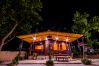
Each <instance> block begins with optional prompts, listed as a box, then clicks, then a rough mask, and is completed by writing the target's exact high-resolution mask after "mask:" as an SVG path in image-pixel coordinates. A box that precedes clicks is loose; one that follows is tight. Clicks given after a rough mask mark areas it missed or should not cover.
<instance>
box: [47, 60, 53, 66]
mask: <svg viewBox="0 0 99 66" xmlns="http://www.w3.org/2000/svg"><path fill="white" fill-rule="evenodd" d="M46 65H47V66H53V65H54V62H53V60H48V61H46Z"/></svg>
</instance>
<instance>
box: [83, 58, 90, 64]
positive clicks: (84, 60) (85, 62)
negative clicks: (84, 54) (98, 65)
mask: <svg viewBox="0 0 99 66" xmlns="http://www.w3.org/2000/svg"><path fill="white" fill-rule="evenodd" d="M81 62H82V63H83V64H85V65H91V64H92V61H91V60H89V59H86V58H85V59H82V60H81Z"/></svg>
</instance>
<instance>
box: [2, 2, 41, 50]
mask: <svg viewBox="0 0 99 66" xmlns="http://www.w3.org/2000/svg"><path fill="white" fill-rule="evenodd" d="M41 10H42V3H41V1H40V0H16V1H15V0H1V1H0V37H1V40H2V41H1V44H0V50H1V49H2V47H3V45H4V44H5V43H6V42H7V40H9V39H11V38H13V37H15V36H16V35H20V34H26V33H30V32H31V30H32V28H33V26H34V25H36V24H38V23H39V22H41V21H42V18H41V16H40V12H41Z"/></svg>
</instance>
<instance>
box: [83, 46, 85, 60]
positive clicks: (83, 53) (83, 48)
mask: <svg viewBox="0 0 99 66" xmlns="http://www.w3.org/2000/svg"><path fill="white" fill-rule="evenodd" d="M84 49H85V48H84V45H83V59H85V52H84Z"/></svg>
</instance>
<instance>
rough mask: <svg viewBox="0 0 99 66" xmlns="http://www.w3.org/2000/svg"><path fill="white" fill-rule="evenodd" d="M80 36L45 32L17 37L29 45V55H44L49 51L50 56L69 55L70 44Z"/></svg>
mask: <svg viewBox="0 0 99 66" xmlns="http://www.w3.org/2000/svg"><path fill="white" fill-rule="evenodd" d="M82 36H83V35H81V34H73V33H64V32H53V31H47V32H40V33H35V34H28V35H21V36H17V37H18V38H19V39H21V40H23V41H26V42H28V43H29V44H30V47H29V51H30V55H31V54H32V53H33V52H36V53H38V54H45V55H46V54H48V52H49V51H51V53H52V54H58V53H61V54H68V53H71V46H70V43H71V42H73V41H75V40H77V39H78V38H80V37H82Z"/></svg>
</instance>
